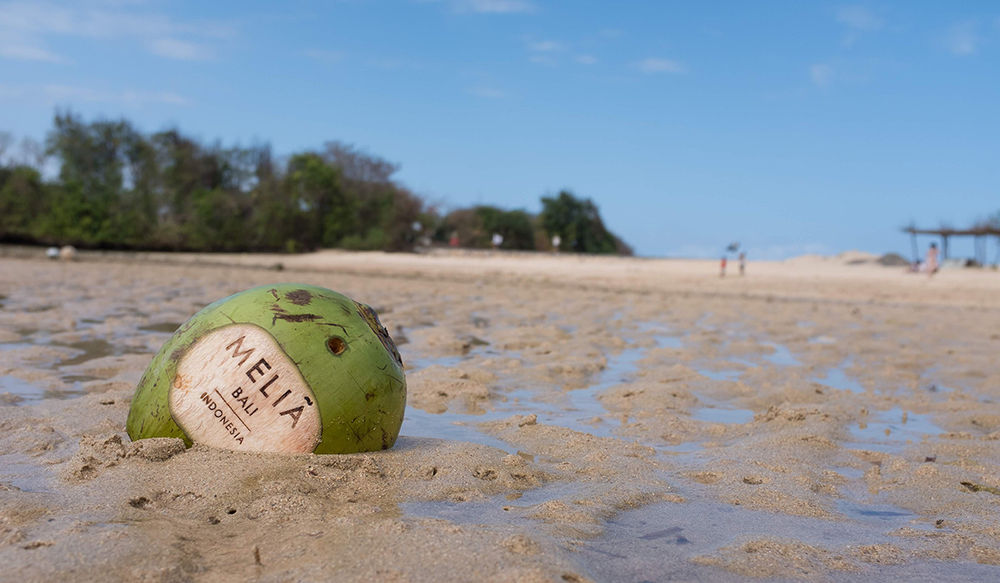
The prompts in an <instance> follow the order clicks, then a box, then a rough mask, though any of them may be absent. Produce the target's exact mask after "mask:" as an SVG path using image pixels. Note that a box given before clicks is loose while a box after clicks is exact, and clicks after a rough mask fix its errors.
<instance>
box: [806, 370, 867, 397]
mask: <svg viewBox="0 0 1000 583" xmlns="http://www.w3.org/2000/svg"><path fill="white" fill-rule="evenodd" d="M845 366H849V363H848V364H846V365H845ZM812 380H814V381H815V382H817V383H819V384H821V385H826V386H828V387H833V388H835V389H841V390H846V391H850V392H852V393H863V392H865V388H864V387H863V386H862V385H861V383H860V382H858V381H857V380H856V379H853V378H851V377H849V376H847V374H846V373H845V372H844V367H839V366H838V367H834V368H831V369H829V370H828V371H827V372H826V375H824V376H822V377H813V379H812Z"/></svg>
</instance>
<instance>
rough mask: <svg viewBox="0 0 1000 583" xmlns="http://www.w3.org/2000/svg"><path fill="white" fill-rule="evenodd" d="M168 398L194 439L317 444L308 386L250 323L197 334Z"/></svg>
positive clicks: (235, 444)
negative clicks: (199, 335) (200, 334)
mask: <svg viewBox="0 0 1000 583" xmlns="http://www.w3.org/2000/svg"><path fill="white" fill-rule="evenodd" d="M169 402H170V415H171V416H172V417H173V418H174V421H175V422H177V424H178V425H179V426H180V427H181V429H183V430H184V433H185V434H187V436H188V437H189V438H191V441H193V442H196V443H203V444H205V445H208V446H211V447H218V448H223V449H231V450H237V451H269V452H280V453H306V452H311V451H313V450H314V449H316V445H317V444H319V440H320V435H321V423H322V422H321V420H320V414H319V407H318V406H317V405H316V397H315V395H314V394H313V392H312V389H311V388H310V387H309V385H308V384H307V383H306V382H305V379H303V378H302V374H301V373H300V372H299V370H298V368H297V367H296V366H295V363H294V362H292V359H291V358H289V357H288V355H287V354H285V352H284V351H283V350H282V349H281V347H280V346H279V345H278V343H277V342H276V341H275V340H274V337H272V336H271V335H270V334H269V333H268V332H267V331H266V330H264V329H263V328H261V327H259V326H256V325H254V324H233V325H230V326H225V327H223V328H219V329H217V330H213V331H212V332H210V333H208V334H206V335H205V336H202V337H201V338H199V339H198V340H197V341H196V342H195V343H194V344H193V345H192V346H191V348H189V349H188V350H187V352H186V353H185V354H184V355H183V356H181V359H180V361H179V362H178V365H177V374H176V376H175V377H174V381H173V383H172V385H171V387H170V396H169Z"/></svg>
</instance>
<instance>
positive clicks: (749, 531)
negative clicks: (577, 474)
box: [578, 499, 912, 582]
mask: <svg viewBox="0 0 1000 583" xmlns="http://www.w3.org/2000/svg"><path fill="white" fill-rule="evenodd" d="M846 506H848V510H849V511H848V512H845V513H844V514H845V515H846V516H847V517H848V518H849V520H848V521H846V522H845V521H844V520H829V519H822V518H806V517H800V516H792V515H788V514H781V513H777V512H769V511H764V510H752V509H748V508H745V507H742V506H735V505H731V504H724V503H717V502H712V501H702V500H697V499H694V500H691V501H689V502H685V503H658V504H651V505H648V506H644V507H643V508H641V509H638V510H630V511H626V512H622V513H621V514H619V515H618V516H616V517H615V518H614V519H613V520H611V521H610V522H608V524H607V525H606V528H605V531H604V533H603V534H602V535H601V536H599V537H597V538H595V539H592V540H588V541H585V542H584V543H583V544H582V545H581V546H580V547H578V551H579V553H580V556H581V560H582V561H583V564H584V565H585V566H586V568H587V570H588V571H589V572H590V575H591V576H593V577H594V578H595V579H597V580H599V581H629V582H640V581H667V580H670V581H673V580H678V581H744V580H746V579H745V578H744V577H739V576H736V575H735V574H733V573H730V572H727V571H723V570H721V569H718V568H717V567H712V566H707V565H699V564H697V563H693V562H691V559H693V558H695V557H697V556H703V555H710V554H713V553H714V552H715V551H717V550H718V549H719V548H721V547H727V546H734V545H739V544H742V543H743V542H746V541H749V540H752V539H759V538H762V537H766V538H770V539H784V540H796V541H801V542H803V543H805V544H810V545H817V546H820V547H824V548H832V549H837V548H838V547H846V546H848V545H871V544H879V543H883V544H884V543H898V540H897V539H896V537H892V536H890V535H889V532H890V531H891V530H893V529H895V528H897V527H898V526H900V525H903V524H906V523H909V522H910V520H911V517H912V515H909V514H907V513H905V511H901V510H899V509H896V508H895V507H891V506H885V505H874V506H870V507H864V506H860V505H858V506H850V505H846ZM866 512H868V513H869V514H865V513H866ZM904 514H905V516H904ZM665 565H670V572H669V573H668V572H665V571H664V570H663V568H664V566H665ZM888 572H892V571H888Z"/></svg>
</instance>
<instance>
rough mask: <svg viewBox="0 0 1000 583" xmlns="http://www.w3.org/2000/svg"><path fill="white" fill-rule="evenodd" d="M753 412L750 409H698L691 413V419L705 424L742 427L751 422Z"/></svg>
mask: <svg viewBox="0 0 1000 583" xmlns="http://www.w3.org/2000/svg"><path fill="white" fill-rule="evenodd" d="M753 415H754V412H753V411H751V410H750V409H730V408H727V407H699V408H698V409H695V410H693V411H691V418H692V419H695V420H697V421H705V422H707V423H725V424H727V425H742V424H744V423H750V422H751V421H753Z"/></svg>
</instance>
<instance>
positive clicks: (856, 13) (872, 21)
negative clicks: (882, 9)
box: [837, 6, 882, 31]
mask: <svg viewBox="0 0 1000 583" xmlns="http://www.w3.org/2000/svg"><path fill="white" fill-rule="evenodd" d="M837 22H839V23H841V24H843V25H844V26H846V27H848V28H851V29H854V30H864V31H872V30H878V29H880V28H882V19H881V18H879V17H878V16H876V15H875V14H874V13H872V11H870V10H868V9H867V8H865V7H864V6H841V7H840V8H838V9H837Z"/></svg>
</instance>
